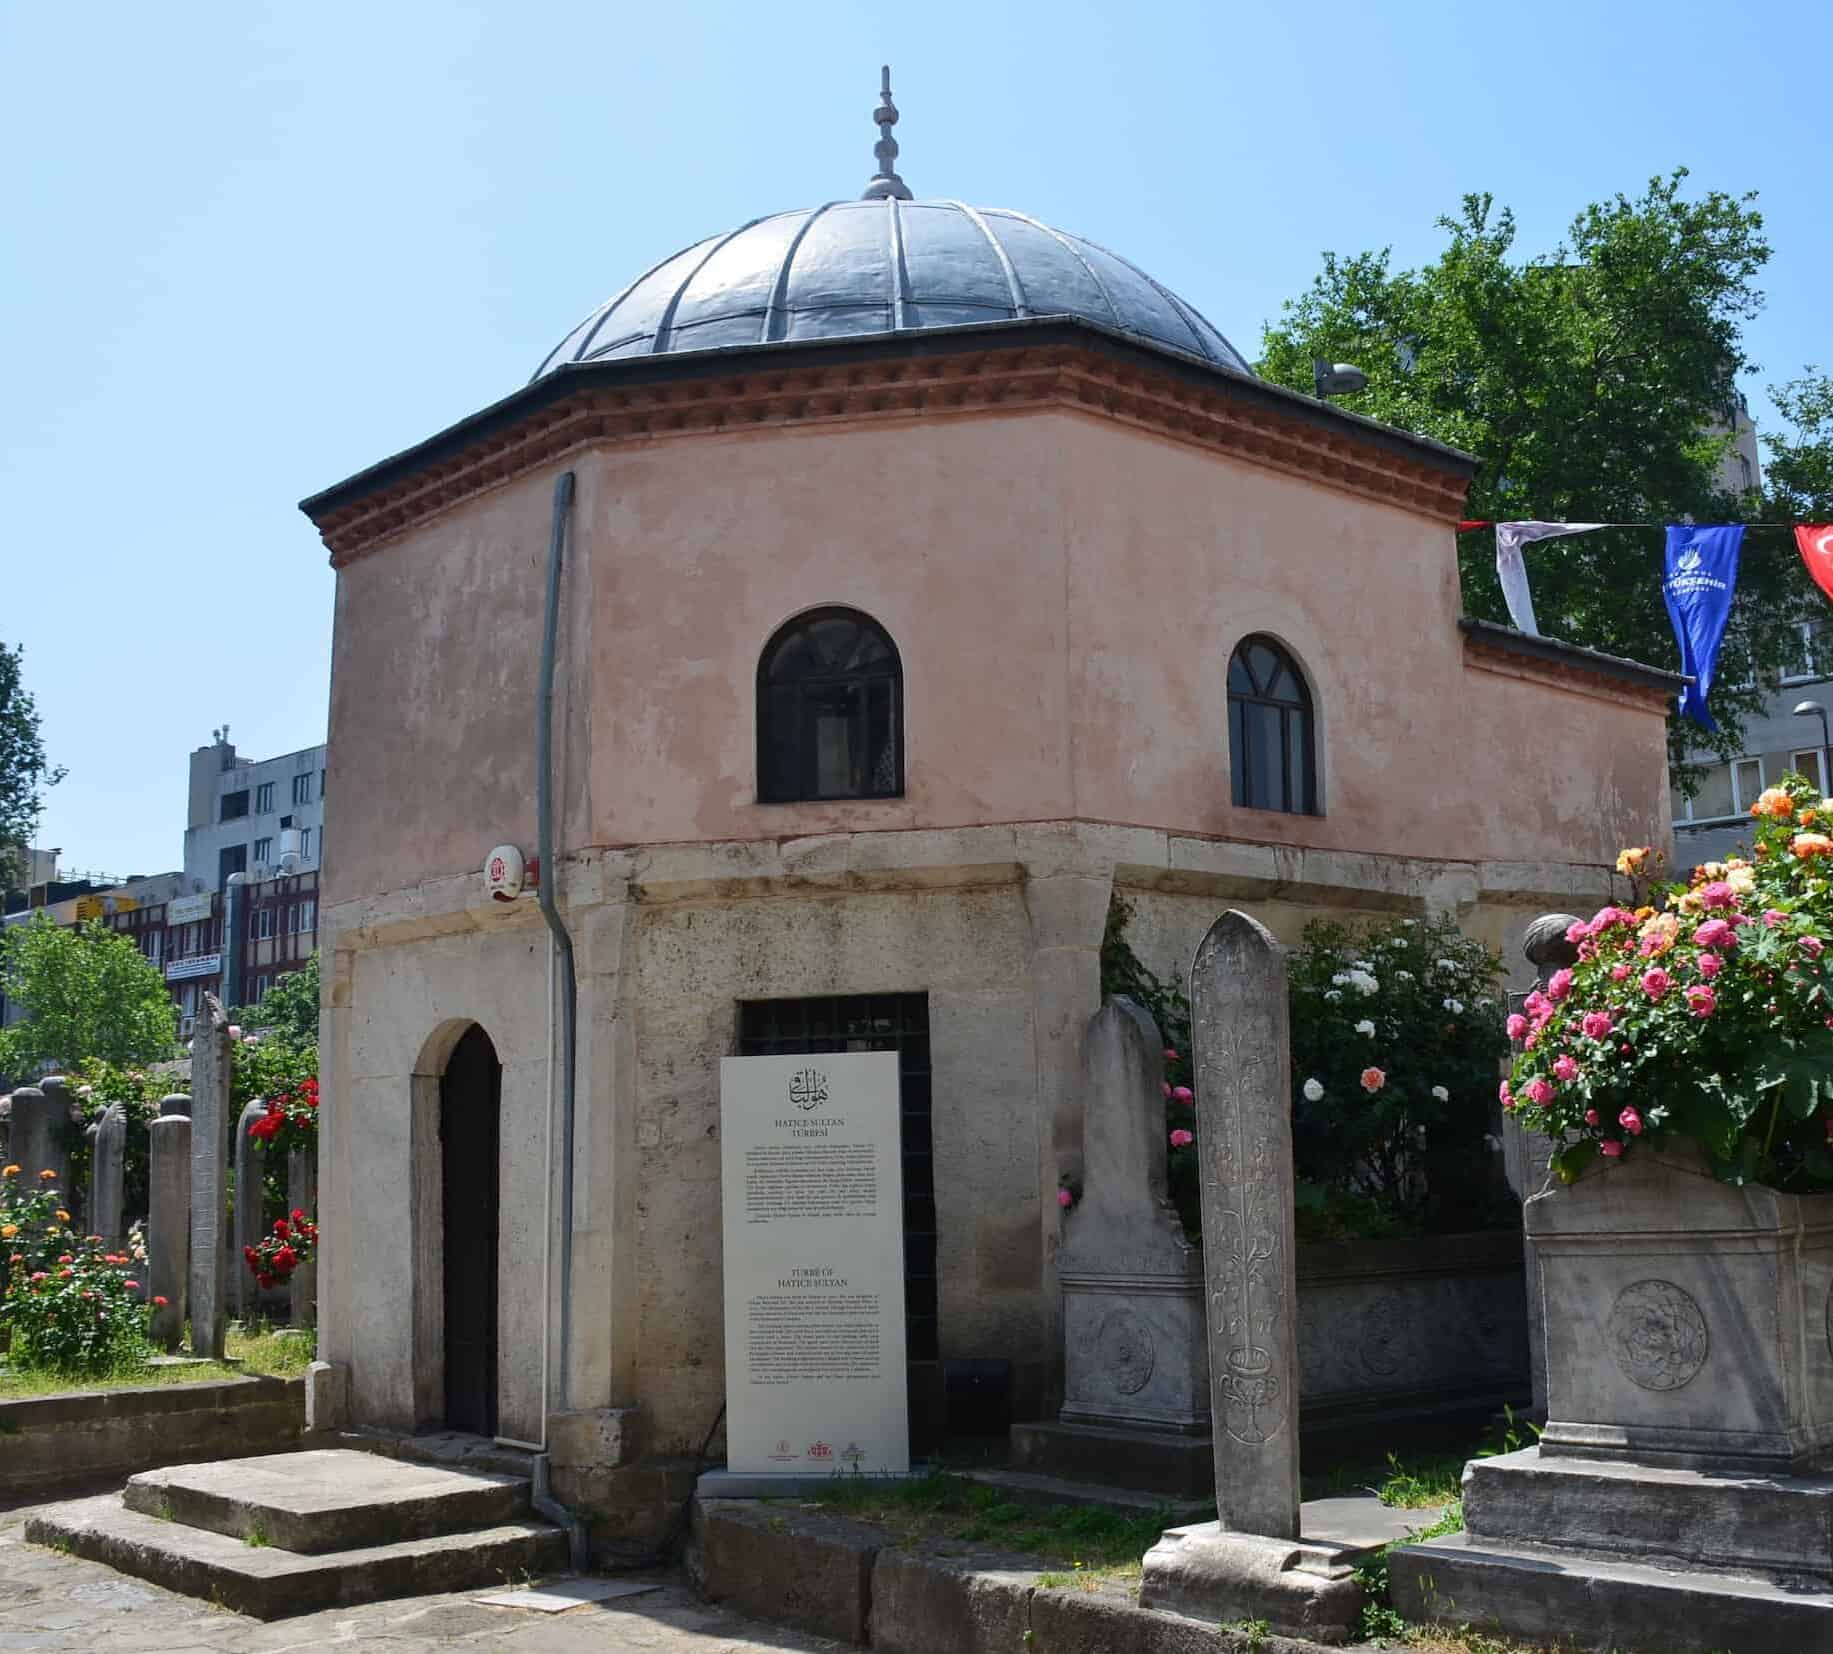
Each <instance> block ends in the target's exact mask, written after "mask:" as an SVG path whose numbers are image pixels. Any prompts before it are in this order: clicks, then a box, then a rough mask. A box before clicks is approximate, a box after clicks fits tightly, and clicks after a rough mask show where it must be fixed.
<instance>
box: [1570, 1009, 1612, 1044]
mask: <svg viewBox="0 0 1833 1654" xmlns="http://www.w3.org/2000/svg"><path fill="white" fill-rule="evenodd" d="M1578 1026H1579V1029H1580V1031H1581V1032H1582V1033H1583V1034H1584V1036H1585V1038H1586V1039H1604V1038H1605V1037H1607V1036H1608V1035H1609V1033H1610V1030H1611V1029H1612V1028H1614V1027H1615V1026H1616V1024H1615V1023H1613V1022H1612V1021H1611V1020H1610V1013H1609V1012H1608V1011H1587V1012H1586V1013H1585V1015H1584V1019H1583V1020H1582V1021H1581V1022H1580V1023H1579V1025H1578Z"/></svg>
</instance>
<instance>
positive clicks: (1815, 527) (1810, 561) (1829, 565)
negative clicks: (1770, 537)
mask: <svg viewBox="0 0 1833 1654" xmlns="http://www.w3.org/2000/svg"><path fill="white" fill-rule="evenodd" d="M1795 544H1796V545H1797V546H1799V547H1800V548H1801V560H1802V562H1804V563H1806V564H1807V566H1808V573H1809V574H1811V575H1812V576H1813V577H1814V584H1815V585H1817V586H1818V587H1819V588H1820V589H1821V590H1822V591H1823V592H1825V593H1826V594H1827V596H1828V597H1829V598H1833V523H1801V524H1799V525H1797V527H1796V529H1795Z"/></svg>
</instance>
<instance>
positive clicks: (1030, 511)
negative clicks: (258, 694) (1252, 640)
mask: <svg viewBox="0 0 1833 1654" xmlns="http://www.w3.org/2000/svg"><path fill="white" fill-rule="evenodd" d="M574 466H575V469H576V470H577V472H578V474H579V481H580V494H579V501H578V506H577V514H576V524H575V532H574V536H573V545H572V552H571V556H572V567H571V572H570V576H569V585H568V590H567V603H568V611H567V612H568V628H567V638H568V652H569V655H570V657H571V658H570V661H569V666H568V670H567V673H566V686H565V688H564V691H563V704H562V709H561V713H562V716H561V723H562V734H563V741H562V754H563V761H564V763H565V765H566V767H567V772H568V782H567V784H566V786H565V787H564V788H563V796H564V805H565V807H564V809H563V828H564V835H563V836H564V839H565V843H566V846H567V847H577V846H582V845H586V844H640V843H657V842H678V841H692V840H722V839H745V838H759V837H769V838H778V837H791V836H797V835H802V834H808V833H819V832H832V831H848V830H870V829H883V828H903V827H913V826H924V827H928V826H962V825H973V824H983V823H992V822H1005V821H1030V820H1056V819H1064V818H1070V817H1081V818H1085V819H1092V820H1101V821H1112V822H1124V823H1132V824H1138V825H1145V826H1154V827H1163V828H1169V829H1173V830H1176V831H1180V832H1188V833H1196V834H1205V835H1213V836H1217V837H1228V838H1242V839H1251V840H1256V841H1264V842H1273V843H1285V844H1293V845H1308V846H1317V847H1322V848H1333V849H1356V850H1363V851H1372V852H1381V853H1394V854H1403V855H1409V856H1420V857H1443V858H1448V859H1458V860H1469V859H1477V860H1511V861H1563V862H1574V861H1575V862H1603V861H1607V860H1608V859H1610V857H1612V856H1614V854H1615V850H1616V847H1617V845H1618V844H1619V843H1620V842H1624V841H1626V840H1628V839H1631V838H1634V839H1638V840H1646V839H1648V838H1649V837H1651V836H1652V835H1653V834H1654V833H1655V832H1656V831H1658V823H1659V818H1660V814H1661V808H1662V802H1663V800H1664V798H1665V757H1664V747H1663V739H1662V720H1661V718H1660V716H1659V714H1658V713H1655V712H1650V711H1645V710H1638V709H1635V708H1631V707H1625V706H1619V705H1613V704H1609V703H1607V702H1604V701H1600V700H1598V699H1596V698H1592V697H1589V696H1581V695H1576V694H1572V693H1568V692H1565V691H1562V690H1559V689H1555V688H1551V687H1548V686H1545V685H1542V684H1534V683H1517V682H1512V681H1510V680H1508V679H1505V678H1502V677H1499V676H1496V675H1495V674H1493V673H1488V672H1481V671H1475V670H1472V669H1470V668H1469V667H1468V666H1467V665H1466V664H1465V658H1464V645H1463V640H1462V638H1461V636H1460V634H1459V633H1458V631H1457V628H1456V624H1455V622H1456V618H1457V613H1458V597H1457V579H1456V565H1455V555H1454V547H1453V539H1452V535H1451V532H1450V530H1449V528H1448V527H1446V526H1443V525H1440V524H1434V523H1432V522H1430V521H1428V520H1426V519H1424V518H1422V517H1418V516H1415V515H1413V514H1411V513H1409V512H1405V511H1402V510H1399V509H1397V508H1393V507H1388V506H1383V505H1378V504H1375V503H1372V502H1368V501H1364V500H1360V499H1357V498H1353V497H1351V496H1348V495H1345V494H1341V493H1338V492H1335V491H1333V490H1331V489H1329V488H1326V487H1323V486H1321V485H1317V484H1311V483H1308V482H1305V481H1302V480H1299V479H1296V478H1292V477H1288V476H1285V475H1282V474H1280V473H1277V472H1273V471H1269V470H1263V469H1261V468H1259V467H1256V466H1253V465H1250V464H1247V463H1245V462H1238V461H1234V460H1230V459H1225V458H1221V457H1217V456H1215V455H1213V454H1210V453H1206V452H1203V451H1201V450H1198V449H1195V448H1192V447H1187V446H1183V445H1180V444H1177V443H1173V442H1170V441H1168V440H1165V439H1162V438H1159V437H1156V436H1153V435H1149V434H1146V433H1143V432H1140V431H1137V430H1134V429H1132V428H1129V427H1123V426H1120V425H1117V424H1112V423H1108V422H1106V421H1101V420H1098V419H1095V418H1093V417H1089V416H1083V415H1077V414H1071V413H1067V412H1065V413H1037V412H1030V413H1024V414H1017V415H1012V416H1007V417H978V418H972V419H952V420H951V419H946V418H942V419H936V420H932V421H927V422H920V423H919V422H916V421H912V422H910V423H900V424H898V425H896V426H891V425H872V426H860V427H826V428H820V429H806V428H804V429H799V430H781V429H769V430H762V431H757V432H752V433H744V434H735V435H705V436H698V437H693V438H684V439H678V440H671V441H665V442H656V443H651V444H644V445H630V446H622V447H614V448H608V449H605V450H601V451H599V452H597V453H595V454H592V455H589V456H586V457H584V458H581V459H577V460H575V462H574ZM551 488H552V473H551V472H546V473H542V474H540V475H537V476H534V477H531V478H527V479H524V480H522V481H519V482H516V483H513V484H510V485H508V486H506V487H504V488H502V489H499V490H496V491H495V492H493V493H491V494H489V495H486V496H484V497H483V498H481V499H478V500H475V501H471V502H468V503H466V504H464V505H461V506H459V507H457V508H455V509H453V510H451V511H450V512H448V513H446V514H444V515H442V516H439V517H437V518H434V519H432V520H429V521H427V522H426V523H423V524H422V525H421V526H419V527H418V528H416V529H414V530H413V531H411V532H409V533H407V534H405V535H403V536H401V537H400V538H399V539H397V540H396V541H394V542H392V543H391V544H388V545H386V546H384V547H382V548H380V549H379V550H378V551H376V552H374V553H372V554H370V555H368V556H365V557H362V558H360V559H359V560H357V561H356V562H354V563H352V564H351V565H349V566H348V567H347V568H345V569H344V570H343V571H342V573H341V574H340V577H339V581H338V601H337V633H336V645H335V656H334V669H333V683H332V709H331V742H332V746H333V749H334V751H335V753H336V763H337V803H338V809H337V814H336V818H335V820H334V821H333V823H332V831H333V834H334V835H335V837H334V842H333V846H332V850H331V854H330V857H329V860H328V870H327V871H328V878H327V885H328V889H327V900H328V901H332V902H336V901H343V900H347V899H349V898H351V897H354V896H361V895H367V894H371V893H377V892H381V891H385V890H392V889H399V888H401V887H403V886H406V885H411V884H413V883H416V882H418V881H419V880H422V879H425V878H428V877H432V876H436V875H440V874H447V873H453V872H458V871H462V870H464V869H467V868H470V867H473V866H478V865H481V862H482V858H483V855H484V852H485V851H486V850H487V849H488V848H489V846H490V845H491V844H493V843H496V842H499V841H501V840H505V839H514V840H519V841H521V842H525V843H526V842H529V841H531V840H532V837H533V829H534V813H533V797H534V779H533V760H532V727H533V726H532V719H533V703H534V683H535V671H536V662H537V656H538V647H539V637H540V618H541V597H542V579H543V572H544V566H545V557H546V544H547V532H548V513H549V505H550V499H551ZM827 603H842V604H848V605H852V606H855V607H858V608H861V609H864V610H866V611H868V612H869V613H871V614H872V615H874V616H875V617H876V618H877V619H878V620H879V621H880V622H881V623H882V624H883V625H884V626H885V627H886V628H887V629H888V630H889V631H890V633H891V634H892V636H893V637H894V638H895V640H896V642H897V644H898V647H899V649H900V651H901V653H902V656H903V662H904V669H905V697H906V729H907V744H906V775H907V794H906V796H905V797H904V798H902V799H899V800H891V801H883V802H871V803H865V802H862V803H851V804H828V805H760V804H758V803H757V802H756V801H755V773H754V772H755V724H754V721H753V705H752V698H753V685H754V682H755V673H756V668H757V659H758V654H759V651H760V650H761V648H762V647H763V645H764V643H765V642H766V640H767V639H768V638H769V637H770V635H771V634H772V632H773V631H774V630H775V629H776V628H777V627H778V626H779V625H780V624H781V623H782V622H783V621H784V620H786V619H788V618H789V617H791V616H792V615H795V614H797V613H799V612H801V611H802V610H805V609H808V608H812V607H815V606H817V605H821V604H827ZM1250 631H1267V632H1272V633H1274V634H1276V635H1277V636H1279V637H1281V638H1283V639H1284V640H1285V641H1286V642H1287V643H1288V644H1289V645H1290V646H1291V647H1292V649H1293V650H1294V651H1295V652H1296V653H1297V654H1298V656H1299V657H1300V659H1301V660H1302V661H1303V663H1304V665H1305V667H1306V669H1307V670H1308V671H1309V673H1310V674H1311V679H1312V685H1313V690H1314V693H1315V696H1316V699H1317V704H1318V707H1319V714H1320V723H1319V752H1320V770H1321V787H1322V794H1323V802H1324V810H1325V813H1324V814H1323V815H1322V816H1320V817H1312V818H1305V817H1297V816H1283V815H1277V814H1271V813H1268V812H1263V811H1247V810H1237V809H1235V808H1233V807H1232V806H1231V805H1230V803H1229V784H1228V755H1227V750H1226V736H1227V719H1226V704H1227V703H1226V687H1225V677H1226V671H1227V663H1228V657H1229V653H1230V651H1231V650H1232V648H1233V647H1234V645H1235V643H1236V642H1237V641H1238V639H1239V638H1240V637H1241V636H1242V635H1243V634H1244V633H1246V632H1250Z"/></svg>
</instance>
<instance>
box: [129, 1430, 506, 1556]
mask: <svg viewBox="0 0 1833 1654" xmlns="http://www.w3.org/2000/svg"><path fill="white" fill-rule="evenodd" d="M123 1500H124V1502H125V1504H126V1505H127V1508H128V1509H129V1510H134V1511H139V1512H140V1513H141V1514H142V1515H145V1516H158V1517H162V1518H164V1519H165V1520H167V1521H171V1522H181V1523H183V1524H184V1525H185V1526H186V1527H192V1528H207V1529H209V1530H210V1531H211V1532H212V1533H220V1534H229V1535H231V1536H233V1537H235V1538H237V1539H245V1538H247V1537H248V1536H249V1535H250V1534H251V1533H254V1534H259V1535H261V1536H262V1537H263V1538H264V1539H265V1540H266V1542H267V1543H268V1544H269V1545H272V1546H275V1547H276V1548H278V1549H280V1550H283V1551H296V1552H298V1553H300V1554H301V1555H317V1554H322V1553H324V1552H327V1551H353V1550H359V1549H362V1548H363V1547H365V1546H371V1545H388V1544H393V1543H395V1542H397V1541H400V1540H405V1539H430V1538H433V1537H435V1536H437V1535H439V1534H447V1533H459V1532H462V1531H463V1530H465V1529H467V1528H490V1527H496V1526H498V1525H499V1524H501V1523H505V1522H513V1521H515V1520H517V1519H518V1518H519V1517H522V1516H524V1515H526V1514H527V1511H528V1484H527V1483H526V1482H523V1481H519V1480H517V1479H516V1478H514V1477H509V1476H492V1475H486V1474H483V1473H481V1472H478V1471H467V1470H447V1469H443V1468H441V1467H439V1466H436V1465H423V1464H412V1463H408V1462H405V1461H402V1460H398V1459H385V1458H381V1457H379V1456H378V1455H376V1454H374V1453H357V1452H352V1451H350V1450H349V1449H339V1448H318V1449H313V1450H309V1451H306V1452H303V1453H274V1454H270V1455H268V1456H267V1457H265V1458H256V1459H226V1460H224V1461H222V1462H221V1463H219V1464H196V1465H183V1466H179V1467H176V1468H173V1469H168V1470H149V1471H144V1472H142V1473H141V1474H140V1475H138V1476H134V1477H131V1478H130V1479H129V1481H128V1484H127V1491H126V1492H125V1494H124V1495H123Z"/></svg>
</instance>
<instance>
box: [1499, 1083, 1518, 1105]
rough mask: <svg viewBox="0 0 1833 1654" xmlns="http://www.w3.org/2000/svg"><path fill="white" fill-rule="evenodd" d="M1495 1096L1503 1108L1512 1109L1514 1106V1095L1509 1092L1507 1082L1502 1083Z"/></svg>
mask: <svg viewBox="0 0 1833 1654" xmlns="http://www.w3.org/2000/svg"><path fill="white" fill-rule="evenodd" d="M1496 1096H1497V1098H1498V1099H1499V1100H1500V1101H1501V1104H1502V1106H1503V1107H1504V1108H1513V1107H1514V1106H1515V1094H1514V1093H1513V1092H1512V1091H1510V1090H1509V1088H1508V1081H1507V1080H1504V1081H1503V1082H1502V1086H1501V1089H1500V1090H1499V1091H1497V1093H1496Z"/></svg>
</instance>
